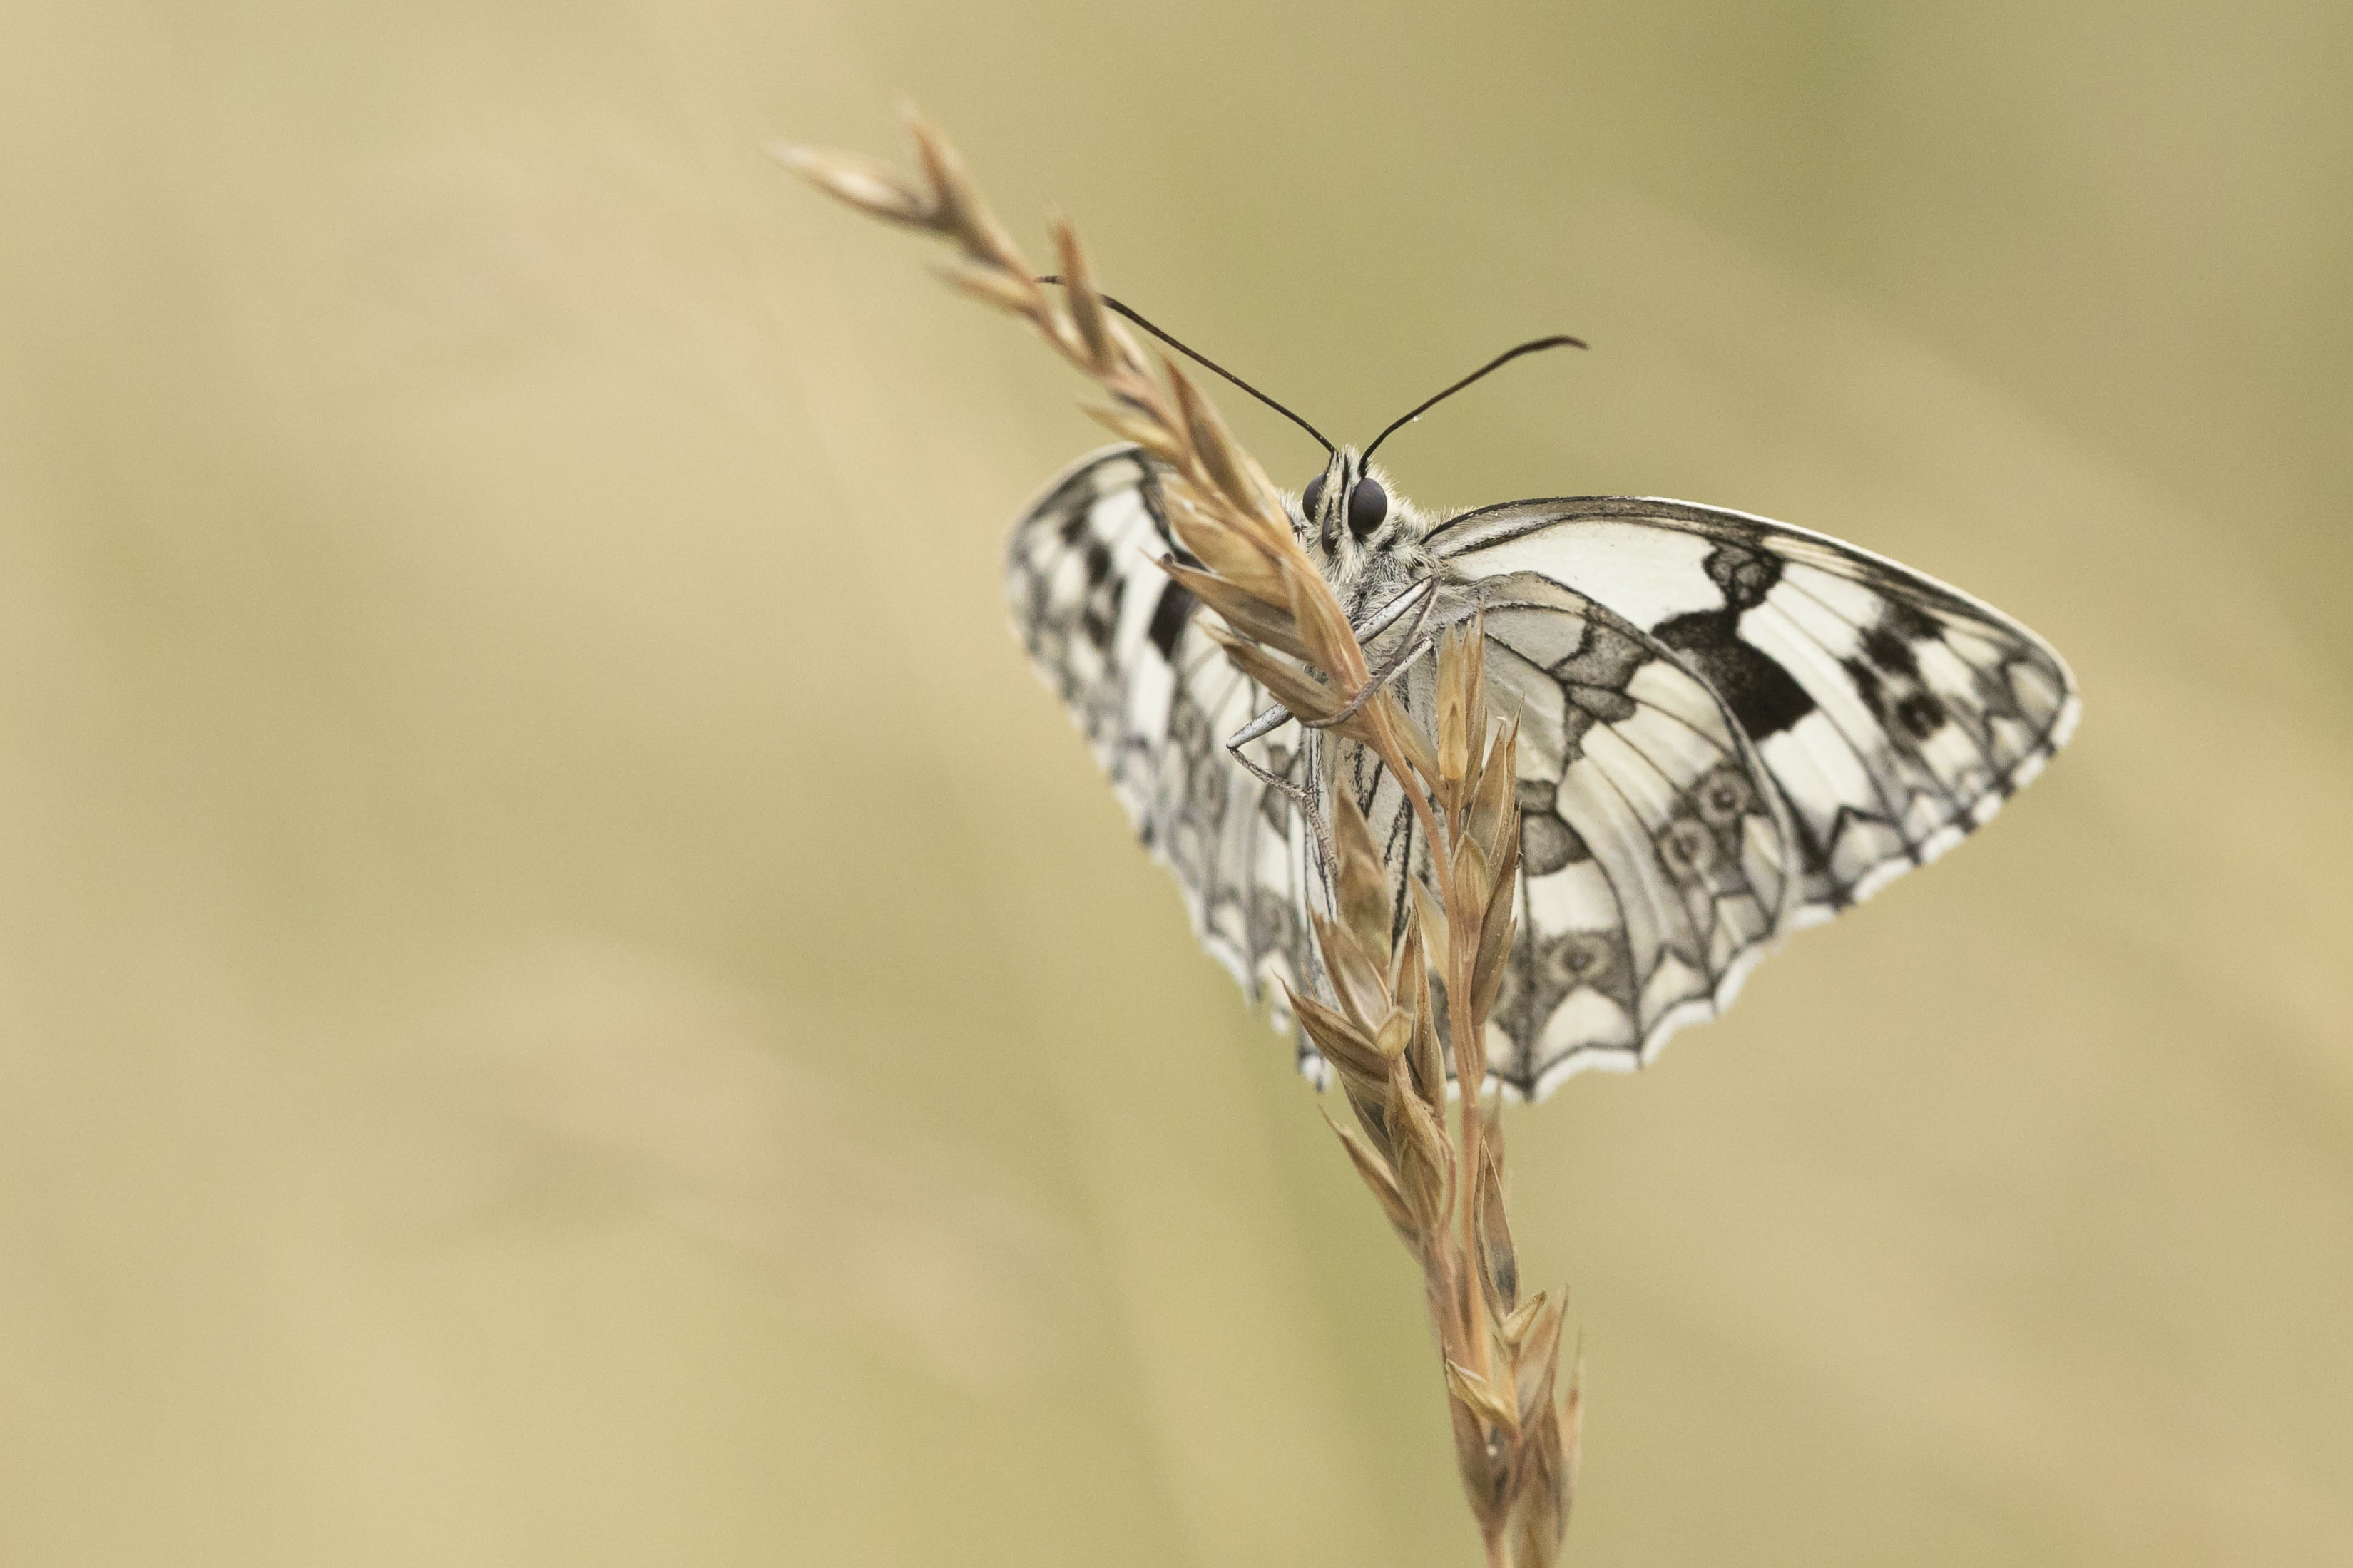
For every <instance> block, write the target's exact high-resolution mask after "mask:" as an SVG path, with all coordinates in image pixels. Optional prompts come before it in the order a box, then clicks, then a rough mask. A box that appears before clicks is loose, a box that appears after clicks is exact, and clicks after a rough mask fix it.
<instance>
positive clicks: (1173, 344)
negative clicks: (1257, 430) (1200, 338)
mask: <svg viewBox="0 0 2353 1568" xmlns="http://www.w3.org/2000/svg"><path fill="white" fill-rule="evenodd" d="M1038 281H1039V282H1040V283H1051V284H1054V285H1056V286H1057V287H1060V284H1061V281H1062V280H1061V279H1060V278H1057V277H1054V276H1053V275H1052V274H1048V275H1047V276H1045V277H1043V278H1040V279H1038ZM1095 297H1096V298H1097V299H1099V300H1102V301H1103V303H1104V304H1106V305H1108V306H1110V307H1111V308H1112V309H1113V310H1116V311H1118V312H1119V313H1120V314H1121V315H1123V316H1125V317H1126V318H1127V319H1128V320H1129V321H1134V323H1135V324H1136V325H1137V326H1139V327H1142V328H1143V329H1144V330H1145V331H1147V332H1150V333H1151V334H1152V335H1153V336H1154V337H1155V338H1158V339H1159V340H1160V341H1161V342H1164V343H1166V344H1167V345H1168V346H1169V347H1170V348H1172V349H1175V350H1176V352H1177V353H1180V354H1183V355H1184V356H1185V357H1186V358H1187V359H1189V360H1191V361H1193V362H1194V363H1196V364H1198V365H1200V366H1201V367H1202V368H1204V369H1206V370H1213V371H1216V372H1217V373H1218V374H1219V375H1222V376H1224V377H1225V378H1226V379H1227V380H1228V381H1230V382H1232V383H1233V384H1235V385H1236V386H1239V387H1240V388H1241V389H1242V390H1243V391H1244V392H1247V393H1249V394H1250V395H1251V396H1252V397H1255V398H1257V399H1258V400H1259V401H1260V402H1261V403H1263V404H1265V405H1267V406H1268V407H1269V408H1271V409H1273V410H1274V411H1275V412H1276V413H1277V414H1280V415H1282V416H1283V417H1284V418H1285V419H1288V420H1290V421H1291V422H1292V423H1293V425H1296V426H1299V427H1300V428H1301V429H1302V430H1304V431H1306V432H1307V433H1308V434H1309V435H1310V436H1313V437H1315V439H1316V440H1318V441H1320V442H1323V446H1324V453H1325V455H1327V456H1328V455H1330V453H1331V451H1332V443H1331V442H1329V441H1325V440H1324V432H1323V431H1321V430H1318V429H1317V428H1315V426H1313V425H1310V424H1309V423H1307V421H1306V420H1304V419H1302V418H1301V417H1300V416H1298V415H1296V414H1293V412H1292V411H1291V410H1290V409H1288V408H1285V407H1284V406H1283V405H1282V404H1280V403H1277V402H1276V401H1275V400H1274V399H1273V398H1271V397H1269V396H1268V395H1266V394H1265V393H1263V392H1261V391H1260V390H1259V389H1258V388H1257V387H1255V386H1252V385H1251V384H1250V383H1249V382H1247V381H1244V380H1243V379H1242V378H1241V377H1240V376H1238V375H1236V374H1234V373H1233V372H1232V371H1229V370H1228V369H1227V368H1226V367H1225V366H1224V365H1221V364H1219V363H1218V362H1217V361H1216V360H1213V359H1211V358H1210V357H1209V356H1208V355H1207V354H1204V353H1195V352H1194V351H1193V350H1191V349H1188V348H1187V347H1186V346H1185V345H1184V344H1183V343H1180V342H1177V341H1176V339H1175V338H1172V337H1170V336H1169V335H1168V334H1167V333H1166V332H1164V331H1161V330H1160V329H1159V328H1158V327H1155V326H1154V325H1153V324H1152V323H1151V322H1150V321H1145V319H1144V318H1143V317H1142V316H1140V315H1137V314H1136V313H1135V312H1134V310H1129V309H1128V308H1127V307H1126V306H1125V305H1123V304H1121V303H1120V302H1119V301H1118V300H1114V299H1113V298H1112V297H1111V296H1110V295H1108V294H1098V295H1097V296H1095ZM1514 352H1517V351H1514ZM1493 368H1494V367H1493V365H1490V366H1489V367H1488V369H1490V370H1492V369H1493ZM1482 374H1484V373H1483V372H1482ZM1474 379H1475V378H1474ZM1415 412H1417V413H1419V409H1417V410H1416V411H1415Z"/></svg>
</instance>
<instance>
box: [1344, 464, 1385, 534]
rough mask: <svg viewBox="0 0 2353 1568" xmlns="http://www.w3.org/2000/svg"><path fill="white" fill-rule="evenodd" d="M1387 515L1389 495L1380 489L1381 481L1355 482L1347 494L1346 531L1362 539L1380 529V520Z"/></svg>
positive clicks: (1365, 480)
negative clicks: (1354, 486)
mask: <svg viewBox="0 0 2353 1568" xmlns="http://www.w3.org/2000/svg"><path fill="white" fill-rule="evenodd" d="M1388 514H1389V493H1388V491H1387V490H1385V489H1381V481H1380V480H1378V479H1371V478H1366V479H1358V480H1357V481H1356V489H1352V490H1350V491H1349V492H1348V531H1349V532H1351V533H1353V534H1355V535H1356V537H1357V538H1359V539H1362V538H1364V537H1365V535H1366V534H1368V533H1370V532H1372V531H1373V530H1375V529H1377V528H1378V527H1380V525H1381V519H1383V518H1385V517H1387V516H1388Z"/></svg>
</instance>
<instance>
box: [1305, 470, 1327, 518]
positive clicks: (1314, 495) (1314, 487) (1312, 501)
mask: <svg viewBox="0 0 2353 1568" xmlns="http://www.w3.org/2000/svg"><path fill="white" fill-rule="evenodd" d="M1323 504H1324V476H1323V475H1321V474H1318V475H1316V476H1315V477H1314V479H1310V480H1308V481H1307V488H1306V489H1303V490H1302V491H1300V492H1299V506H1300V510H1303V511H1304V512H1306V514H1307V515H1308V517H1310V518H1311V519H1312V518H1314V515H1315V509H1316V508H1317V507H1319V506H1322V505H1323Z"/></svg>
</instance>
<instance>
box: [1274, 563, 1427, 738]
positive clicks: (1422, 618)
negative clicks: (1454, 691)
mask: <svg viewBox="0 0 2353 1568" xmlns="http://www.w3.org/2000/svg"><path fill="white" fill-rule="evenodd" d="M1410 596H1411V595H1410V592H1409V593H1405V594H1399V595H1398V600H1399V601H1402V600H1404V599H1407V598H1409V597H1410ZM1437 606H1438V595H1437V594H1436V593H1434V592H1433V593H1430V594H1427V595H1423V597H1422V601H1421V609H1420V612H1419V614H1418V615H1416V616H1414V619H1413V627H1412V629H1411V630H1409V631H1408V632H1407V633H1406V636H1405V643H1404V646H1403V647H1399V648H1398V651H1397V652H1396V653H1395V654H1394V655H1392V656H1390V658H1389V660H1388V663H1387V664H1384V665H1383V666H1381V668H1378V669H1377V670H1375V671H1373V678H1372V679H1370V680H1367V681H1366V682H1365V689H1363V690H1362V691H1359V692H1357V693H1356V697H1355V699H1354V700H1351V701H1350V702H1349V704H1348V705H1347V706H1346V707H1345V708H1343V709H1341V710H1340V711H1338V712H1337V713H1335V714H1333V715H1332V717H1330V718H1329V719H1302V720H1301V721H1300V723H1301V724H1303V725H1304V726H1305V727H1306V728H1308V729H1310V730H1328V729H1330V728H1332V726H1334V725H1335V724H1345V723H1346V722H1347V721H1349V720H1351V719H1353V718H1355V717H1356V715H1357V714H1358V713H1360V712H1362V711H1363V710H1364V707H1365V704H1366V703H1367V702H1370V701H1371V700H1373V695H1374V693H1376V692H1377V691H1379V690H1381V689H1383V688H1384V687H1386V686H1388V683H1389V682H1390V681H1392V680H1395V679H1397V678H1398V676H1400V675H1402V674H1404V673H1405V670H1406V667H1407V666H1409V665H1410V664H1412V663H1413V661H1414V660H1415V659H1418V658H1420V657H1421V656H1422V655H1423V654H1425V653H1428V652H1429V651H1430V641H1429V639H1427V638H1425V637H1423V636H1422V635H1421V634H1422V633H1423V632H1424V631H1425V630H1426V629H1428V627H1429V626H1430V611H1431V610H1433V609H1435V608H1437ZM1393 610H1397V604H1396V603H1395V602H1393V603H1392V604H1391V605H1389V606H1388V607H1387V608H1385V609H1384V610H1383V612H1382V616H1383V618H1382V619H1381V621H1380V623H1379V625H1378V626H1376V625H1374V624H1373V623H1371V622H1367V623H1366V631H1367V632H1377V631H1378V630H1380V629H1382V627H1385V626H1388V625H1389V624H1390V623H1391V622H1394V621H1395V620H1396V619H1397V618H1398V614H1402V613H1403V612H1402V611H1401V610H1399V611H1397V614H1391V613H1390V612H1391V611H1393Z"/></svg>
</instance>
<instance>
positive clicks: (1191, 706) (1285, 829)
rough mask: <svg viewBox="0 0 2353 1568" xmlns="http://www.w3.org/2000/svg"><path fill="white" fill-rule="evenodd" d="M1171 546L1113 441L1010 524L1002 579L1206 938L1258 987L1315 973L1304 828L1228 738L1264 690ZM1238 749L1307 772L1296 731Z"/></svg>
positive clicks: (1271, 765)
mask: <svg viewBox="0 0 2353 1568" xmlns="http://www.w3.org/2000/svg"><path fill="white" fill-rule="evenodd" d="M1172 553H1181V552H1178V551H1177V547H1176V543H1175V541H1174V540H1173V539H1172V538H1171V536H1170V534H1169V531H1168V526H1167V522H1166V514H1165V512H1164V510H1163V509H1162V505H1161V500H1160V487H1159V480H1158V479H1157V477H1156V476H1155V474H1154V472H1153V471H1152V468H1151V467H1150V465H1149V464H1148V463H1147V462H1146V461H1145V458H1143V456H1142V455H1141V454H1140V453H1138V452H1137V451H1136V450H1135V449H1134V448H1133V447H1113V448H1111V449H1108V450H1106V451H1103V452H1098V453H1095V454H1094V455H1093V456H1092V457H1089V458H1084V459H1082V461H1080V462H1079V463H1078V464H1077V465H1076V466H1074V467H1073V468H1071V469H1070V470H1069V471H1068V472H1067V473H1065V474H1064V475H1062V476H1061V477H1060V478H1059V479H1056V480H1054V481H1053V482H1052V483H1051V484H1050V485H1049V486H1048V487H1047V488H1046V489H1045V490H1044V492H1043V493H1042V494H1041V495H1040V496H1039V499H1038V500H1036V501H1034V502H1032V503H1031V504H1030V506H1029V509H1028V510H1026V511H1025V512H1024V513H1023V514H1022V516H1021V519H1020V521H1018V522H1017V523H1016V524H1015V525H1014V529H1013V535H1012V538H1011V540H1010V541H1009V542H1008V547H1007V552H1006V592H1007V596H1008V600H1009V601H1010V604H1011V608H1012V611H1013V620H1014V626H1015V629H1016V630H1017V632H1018V634H1019V636H1020V637H1021V640H1022V642H1023V644H1024V645H1025V646H1026V647H1028V649H1029V657H1030V659H1031V661H1032V662H1033V663H1034V664H1035V665H1036V667H1037V668H1038V672H1039V675H1040V677H1042V678H1043V679H1045V680H1046V682H1047V683H1048V684H1049V685H1050V686H1051V687H1052V688H1053V689H1055V691H1056V693H1057V694H1058V695H1060V698H1061V699H1062V701H1063V703H1064V704H1065V705H1066V706H1067V707H1068V708H1069V709H1070V710H1071V717H1072V718H1073V719H1074V720H1075V721H1077V722H1078V723H1079V725H1080V727H1081V728H1082V729H1083V730H1084V731H1086V735H1087V742H1088V744H1089V745H1090V746H1091V747H1092V750H1093V752H1094V754H1095V760H1096V761H1097V762H1098V763H1100V764H1102V767H1103V772H1104V773H1105V774H1106V775H1107V776H1108V777H1109V779H1110V781H1111V784H1112V787H1113V792H1114V793H1115V794H1117V795H1118V796H1119V800H1120V804H1121V805H1123V806H1124V807H1125V808H1126V811H1127V816H1128V820H1129V822H1130V823H1131V824H1132V825H1133V826H1134V828H1135V831H1136V834H1137V836H1138V837H1141V838H1142V839H1143V840H1144V843H1145V846H1146V847H1148V848H1149V849H1150V850H1151V851H1152V853H1153V855H1154V856H1155V858H1158V859H1159V860H1161V861H1162V862H1163V863H1164V864H1166V866H1167V867H1168V868H1169V869H1170V870H1171V871H1173V872H1174V873H1175V874H1176V880H1177V884H1178V886H1179V887H1180V888H1181V889H1183V891H1184V894H1185V902H1186V907H1187V910H1188V911H1189V912H1190V913H1191V915H1192V918H1193V925H1194V929H1195V931H1197V932H1198V934H1199V936H1200V938H1201V941H1202V943H1203V945H1205V946H1206V947H1207V948H1208V950H1209V952H1211V953H1212V954H1213V955H1215V956H1216V957H1217V958H1218V959H1219V962H1220V963H1224V964H1225V966H1226V967H1227V968H1228V969H1229V970H1230V971H1231V972H1232V973H1233V974H1234V976H1235V978H1236V979H1238V980H1239V981H1240V983H1241V984H1242V987H1243V989H1244V990H1245V991H1246V992H1247V993H1248V994H1250V996H1251V998H1252V999H1253V1000H1255V999H1257V998H1258V997H1259V996H1260V995H1261V993H1262V989H1263V988H1264V987H1265V986H1266V985H1267V984H1268V982H1270V981H1278V982H1282V983H1285V984H1291V985H1293V986H1307V985H1312V984H1314V977H1315V970H1314V954H1313V944H1312V942H1310V941H1309V938H1308V931H1307V926H1306V920H1305V914H1304V911H1305V910H1307V909H1308V908H1309V900H1310V897H1311V895H1312V893H1313V891H1314V888H1315V887H1316V886H1317V882H1316V879H1315V878H1314V875H1313V874H1312V873H1311V870H1310V860H1311V856H1312V854H1313V849H1312V845H1311V834H1310V832H1309V829H1308V826H1307V824H1306V822H1305V820H1304V819H1303V816H1302V814H1301V812H1300V811H1299V809H1298V808H1297V807H1296V806H1295V805H1293V801H1292V800H1291V798H1290V797H1289V796H1287V795H1285V794H1284V793H1283V792H1282V791H1281V790H1279V789H1276V788H1273V787H1271V786H1270V785H1268V784H1264V783H1263V782H1262V781H1261V780H1260V779H1258V778H1256V777H1254V776H1253V775H1252V774H1250V773H1249V772H1248V771H1246V770H1245V769H1243V768H1242V767H1240V765H1238V764H1237V763H1235V762H1234V760H1233V758H1232V757H1231V756H1230V755H1229V753H1228V752H1227V751H1226V746H1225V742H1226V740H1227V738H1228V737H1229V736H1230V735H1232V734H1233V733H1234V732H1235V731H1239V730H1240V729H1242V728H1243V727H1244V726H1245V725H1247V724H1248V723H1249V722H1250V719H1251V718H1252V717H1253V716H1254V715H1255V714H1256V713H1257V712H1258V710H1260V709H1261V707H1262V706H1263V705H1264V703H1265V701H1266V698H1265V694H1264V692H1263V690H1262V689H1261V688H1260V687H1259V686H1258V685H1257V684H1256V683H1255V682H1253V681H1251V680H1250V679H1246V678H1245V677H1244V676H1243V675H1242V674H1241V673H1240V671H1239V670H1237V669H1235V668H1234V667H1233V665H1232V664H1231V663H1230V662H1229V660H1228V659H1227V658H1225V656H1224V654H1223V653H1222V652H1221V651H1219V648H1218V647H1217V646H1216V645H1215V644H1214V643H1212V642H1210V641H1209V640H1208V638H1207V637H1204V636H1203V635H1202V634H1201V632H1200V631H1199V630H1198V627H1196V626H1194V625H1193V612H1194V608H1195V605H1194V601H1193V597H1192V595H1190V594H1188V593H1187V592H1186V591H1185V590H1184V589H1183V588H1182V587H1180V586H1179V585H1177V584H1176V583H1174V582H1172V581H1170V580H1169V578H1168V577H1167V576H1166V575H1165V574H1163V573H1162V572H1161V571H1160V570H1159V568H1158V567H1157V566H1156V565H1155V561H1157V560H1158V559H1159V558H1161V557H1164V556H1166V555H1169V554H1172ZM1243 750H1244V752H1245V754H1247V755H1248V756H1249V757H1250V760H1251V761H1252V762H1253V763H1256V764H1257V765H1258V766H1260V767H1261V768H1262V769H1264V770H1265V771H1266V772H1267V773H1271V774H1273V775H1274V776H1276V777H1278V778H1284V779H1289V780H1292V781H1293V782H1296V781H1298V780H1300V779H1303V777H1304V776H1305V773H1306V759H1305V758H1304V757H1303V755H1302V754H1301V752H1302V748H1301V745H1300V741H1299V736H1298V731H1296V730H1295V729H1286V730H1284V731H1278V732H1277V733H1275V734H1274V735H1271V736H1268V737H1264V738H1262V739H1260V740H1257V741H1253V742H1248V743H1247V744H1246V745H1245V746H1244V748H1243ZM1318 907H1321V906H1320V901H1319V905H1318ZM1274 994H1275V996H1276V998H1277V1000H1278V1002H1279V1001H1280V998H1281V991H1280V988H1279V987H1277V988H1276V989H1275V992H1274ZM1319 1065H1320V1064H1319Z"/></svg>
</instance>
